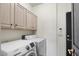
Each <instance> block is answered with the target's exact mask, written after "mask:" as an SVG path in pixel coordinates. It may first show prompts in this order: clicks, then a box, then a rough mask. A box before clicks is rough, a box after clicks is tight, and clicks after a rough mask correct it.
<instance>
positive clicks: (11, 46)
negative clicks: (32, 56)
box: [1, 40, 32, 52]
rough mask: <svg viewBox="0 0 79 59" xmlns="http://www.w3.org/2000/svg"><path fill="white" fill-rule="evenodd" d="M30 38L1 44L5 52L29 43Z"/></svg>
mask: <svg viewBox="0 0 79 59" xmlns="http://www.w3.org/2000/svg"><path fill="white" fill-rule="evenodd" d="M31 42H32V41H30V40H16V41H12V42H8V43H3V44H1V50H2V51H4V52H11V51H14V50H16V49H18V48H21V47H23V46H26V45H29V43H31Z"/></svg>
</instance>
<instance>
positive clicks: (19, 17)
mask: <svg viewBox="0 0 79 59" xmlns="http://www.w3.org/2000/svg"><path fill="white" fill-rule="evenodd" d="M14 12H15V13H14V14H15V16H14V17H15V22H14V23H15V28H17V29H18V28H20V29H24V28H25V19H24V15H25V13H24V7H23V6H21V5H20V4H15V11H14Z"/></svg>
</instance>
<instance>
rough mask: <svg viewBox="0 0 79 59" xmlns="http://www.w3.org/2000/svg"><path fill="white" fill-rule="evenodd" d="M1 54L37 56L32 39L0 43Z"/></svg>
mask: <svg viewBox="0 0 79 59" xmlns="http://www.w3.org/2000/svg"><path fill="white" fill-rule="evenodd" d="M1 50H2V52H3V53H2V55H3V56H37V52H36V44H35V42H32V41H26V40H16V41H12V42H8V43H3V44H1Z"/></svg>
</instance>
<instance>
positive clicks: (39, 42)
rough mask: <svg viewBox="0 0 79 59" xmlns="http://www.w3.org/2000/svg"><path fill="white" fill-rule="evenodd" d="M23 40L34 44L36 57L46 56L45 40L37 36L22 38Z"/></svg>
mask: <svg viewBox="0 0 79 59" xmlns="http://www.w3.org/2000/svg"><path fill="white" fill-rule="evenodd" d="M22 39H23V40H29V41H32V42H35V43H36V50H37V55H38V56H46V39H45V38H42V37H39V36H37V35H29V36H25V35H24V36H23V38H22Z"/></svg>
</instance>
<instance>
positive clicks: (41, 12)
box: [33, 3, 56, 56]
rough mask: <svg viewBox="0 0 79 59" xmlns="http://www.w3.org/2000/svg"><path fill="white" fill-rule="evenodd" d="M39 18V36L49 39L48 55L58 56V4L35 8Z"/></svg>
mask: <svg viewBox="0 0 79 59" xmlns="http://www.w3.org/2000/svg"><path fill="white" fill-rule="evenodd" d="M33 11H34V13H35V14H36V15H37V16H38V20H37V21H38V22H37V33H36V34H37V35H40V36H43V37H45V38H46V39H47V55H48V56H54V55H56V4H51V3H46V4H40V5H38V6H35V7H33Z"/></svg>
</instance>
